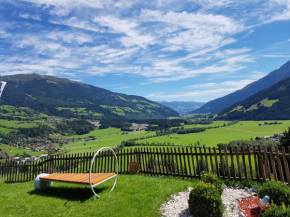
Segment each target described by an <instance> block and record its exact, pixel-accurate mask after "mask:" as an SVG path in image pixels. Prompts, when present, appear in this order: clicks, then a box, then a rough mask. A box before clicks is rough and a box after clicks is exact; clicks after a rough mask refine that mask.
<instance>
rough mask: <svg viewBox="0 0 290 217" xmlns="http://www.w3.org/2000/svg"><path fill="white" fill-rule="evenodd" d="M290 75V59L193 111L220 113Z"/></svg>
mask: <svg viewBox="0 0 290 217" xmlns="http://www.w3.org/2000/svg"><path fill="white" fill-rule="evenodd" d="M289 76H290V61H288V62H287V63H285V64H284V65H283V66H281V67H280V68H279V69H276V70H274V71H272V72H271V73H269V74H268V75H266V76H265V77H263V78H261V79H259V80H257V81H255V82H253V83H251V84H248V85H247V86H246V87H244V88H243V89H241V90H237V91H235V92H233V93H230V94H228V95H226V96H224V97H221V98H218V99H215V100H212V101H209V102H207V103H206V104H204V105H203V106H201V107H200V108H199V109H196V110H194V111H193V112H191V113H209V112H211V113H214V114H215V113H219V112H221V111H222V110H224V109H226V108H227V107H229V106H231V105H233V104H234V103H237V102H239V101H242V100H244V99H246V98H248V97H249V96H251V95H253V94H255V93H257V92H259V91H261V90H263V89H265V88H267V87H270V86H271V85H273V84H276V83H277V82H279V81H281V80H283V79H285V78H287V77H289Z"/></svg>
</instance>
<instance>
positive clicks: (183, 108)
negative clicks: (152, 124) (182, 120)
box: [156, 101, 205, 115]
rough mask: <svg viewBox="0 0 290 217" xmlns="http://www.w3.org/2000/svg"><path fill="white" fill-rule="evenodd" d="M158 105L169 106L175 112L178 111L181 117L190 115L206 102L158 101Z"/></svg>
mask: <svg viewBox="0 0 290 217" xmlns="http://www.w3.org/2000/svg"><path fill="white" fill-rule="evenodd" d="M156 102H157V103H159V104H161V105H164V106H167V107H169V108H171V109H173V110H175V111H177V112H178V113H179V114H181V115H185V114H188V113H189V112H191V111H193V110H195V109H198V108H200V107H201V106H202V105H204V104H205V103H204V102H194V101H172V102H168V101H156Z"/></svg>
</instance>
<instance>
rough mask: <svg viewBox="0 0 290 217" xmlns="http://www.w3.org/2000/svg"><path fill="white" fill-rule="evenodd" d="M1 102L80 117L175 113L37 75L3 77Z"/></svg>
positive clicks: (136, 98)
mask: <svg viewBox="0 0 290 217" xmlns="http://www.w3.org/2000/svg"><path fill="white" fill-rule="evenodd" d="M3 80H4V81H7V85H6V88H5V90H4V92H3V95H2V101H1V104H2V105H3V104H6V105H12V106H18V107H19V106H21V107H29V108H31V109H34V110H35V111H38V112H43V113H46V114H48V115H57V116H66V117H83V118H124V119H141V118H146V119H147V118H167V117H177V116H179V114H178V113H177V112H176V111H174V110H172V109H170V108H168V107H166V106H163V105H160V104H158V103H156V102H153V101H150V100H148V99H146V98H144V97H140V96H134V95H125V94H120V93H114V92H111V91H108V90H106V89H103V88H98V87H95V86H92V85H87V84H83V83H80V82H75V81H71V80H68V79H65V78H57V77H53V76H43V75H38V74H28V75H12V76H5V77H3Z"/></svg>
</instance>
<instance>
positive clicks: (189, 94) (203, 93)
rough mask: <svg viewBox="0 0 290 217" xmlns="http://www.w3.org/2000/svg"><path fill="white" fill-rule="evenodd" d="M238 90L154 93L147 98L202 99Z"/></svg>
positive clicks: (221, 89)
mask: <svg viewBox="0 0 290 217" xmlns="http://www.w3.org/2000/svg"><path fill="white" fill-rule="evenodd" d="M236 90H237V89H236V88H218V89H210V90H202V91H191V92H184V93H176V94H159V93H157V94H156V93H152V94H149V95H147V96H146V97H150V98H161V99H164V98H170V99H178V98H179V99H180V98H186V97H201V96H209V95H210V96H214V97H216V96H222V95H226V94H228V93H231V92H233V91H236Z"/></svg>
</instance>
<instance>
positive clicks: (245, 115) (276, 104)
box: [218, 78, 290, 120]
mask: <svg viewBox="0 0 290 217" xmlns="http://www.w3.org/2000/svg"><path fill="white" fill-rule="evenodd" d="M218 118H219V119H228V120H237V119H239V120H276V119H280V120H283V119H284V120H285V119H290V78H286V79H284V80H282V81H280V82H278V83H277V84H274V85H272V86H271V87H269V88H266V89H264V90H262V91H260V92H258V93H256V94H254V95H253V96H251V97H249V98H247V99H245V100H243V101H241V102H238V103H236V104H235V105H233V106H230V107H229V108H227V109H226V110H225V111H223V112H222V113H220V114H219V116H218Z"/></svg>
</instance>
